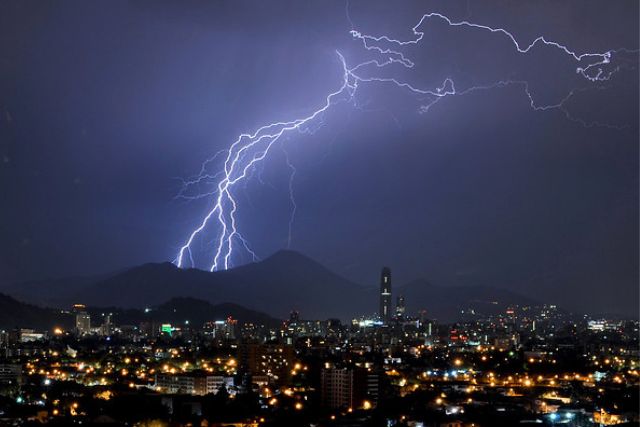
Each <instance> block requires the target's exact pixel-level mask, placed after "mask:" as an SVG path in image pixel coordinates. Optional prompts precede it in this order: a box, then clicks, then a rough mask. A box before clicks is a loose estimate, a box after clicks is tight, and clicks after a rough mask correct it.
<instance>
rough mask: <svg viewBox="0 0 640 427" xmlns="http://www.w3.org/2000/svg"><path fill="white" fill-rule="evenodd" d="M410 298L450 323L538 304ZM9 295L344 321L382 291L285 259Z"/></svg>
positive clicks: (27, 286)
mask: <svg viewBox="0 0 640 427" xmlns="http://www.w3.org/2000/svg"><path fill="white" fill-rule="evenodd" d="M394 286H395V287H394V289H393V292H394V297H395V295H399V294H402V295H404V296H405V300H406V306H407V312H408V313H409V314H416V313H417V312H418V311H421V310H425V311H426V313H427V316H429V317H431V318H437V319H439V320H441V321H452V320H455V319H457V318H458V317H459V314H460V312H461V310H463V309H464V310H467V309H474V310H476V311H478V312H482V313H487V312H495V311H499V310H504V308H505V307H506V306H507V305H510V304H533V303H535V301H532V300H531V299H529V298H526V297H524V296H522V295H519V294H517V293H514V292H510V291H507V290H504V289H497V288H492V287H487V286H464V287H450V286H437V285H433V284H431V283H429V282H428V281H427V280H415V281H412V282H410V283H407V284H404V285H401V286H397V285H394ZM5 292H7V293H9V294H10V295H12V296H14V297H16V298H19V299H21V300H24V301H27V302H29V303H32V304H39V305H46V306H51V307H58V308H68V307H70V306H71V305H72V304H74V303H83V304H86V305H89V306H98V307H106V306H111V307H118V308H121V309H143V308H145V307H152V306H159V305H161V304H163V303H164V302H166V301H168V300H171V299H172V298H176V297H188V298H196V299H199V300H202V301H206V302H208V303H210V304H214V305H215V304H223V303H231V304H236V305H239V306H242V307H246V308H247V309H249V310H254V311H257V312H264V313H266V315H268V316H271V317H274V318H279V319H283V318H286V317H288V315H289V313H290V311H291V310H297V311H299V312H300V315H301V317H302V318H304V319H328V318H339V319H343V320H347V319H351V318H355V317H360V316H363V315H372V314H374V313H375V312H376V311H377V309H378V290H377V289H376V288H375V287H366V286H362V285H359V284H356V283H354V282H352V281H350V280H348V279H345V278H343V277H341V276H339V275H338V274H335V273H334V272H332V271H330V270H329V269H327V268H325V267H324V266H322V265H320V264H318V263H317V262H315V261H313V260H312V259H310V258H308V257H306V256H304V255H302V254H300V253H297V252H293V251H279V252H277V253H275V254H274V255H272V256H270V257H269V258H266V259H265V260H263V261H260V262H256V263H252V264H247V265H243V266H240V267H237V268H233V269H230V270H226V271H217V272H208V271H203V270H197V269H180V268H177V267H176V266H175V265H173V264H171V263H151V264H144V265H140V266H137V267H133V268H130V269H126V270H121V271H118V272H115V273H112V274H106V275H101V276H95V277H74V278H69V279H55V280H44V281H36V282H27V283H22V284H18V285H16V286H13V287H11V288H9V289H6V290H5Z"/></svg>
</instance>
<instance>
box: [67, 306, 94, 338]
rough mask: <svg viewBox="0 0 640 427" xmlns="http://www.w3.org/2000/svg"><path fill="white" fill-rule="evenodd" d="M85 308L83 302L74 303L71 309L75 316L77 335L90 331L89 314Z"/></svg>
mask: <svg viewBox="0 0 640 427" xmlns="http://www.w3.org/2000/svg"><path fill="white" fill-rule="evenodd" d="M85 310H86V307H85V306H84V304H74V305H73V308H72V310H71V312H72V313H74V314H75V316H76V319H75V320H76V334H78V335H87V334H90V333H91V316H90V315H89V313H87V312H86V311H85Z"/></svg>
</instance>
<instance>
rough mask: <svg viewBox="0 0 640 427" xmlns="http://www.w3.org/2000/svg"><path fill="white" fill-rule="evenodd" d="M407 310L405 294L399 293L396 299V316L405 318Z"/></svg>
mask: <svg viewBox="0 0 640 427" xmlns="http://www.w3.org/2000/svg"><path fill="white" fill-rule="evenodd" d="M405 311H406V308H405V305H404V295H398V299H397V301H396V317H397V318H398V319H403V318H404V313H405Z"/></svg>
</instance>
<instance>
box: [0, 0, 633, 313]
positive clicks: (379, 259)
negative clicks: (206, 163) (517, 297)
mask: <svg viewBox="0 0 640 427" xmlns="http://www.w3.org/2000/svg"><path fill="white" fill-rule="evenodd" d="M347 9H348V11H349V16H350V18H351V21H352V23H353V25H354V28H356V29H358V30H359V31H362V32H365V33H369V34H376V35H381V34H389V35H392V36H393V37H396V38H403V39H407V38H410V37H411V36H412V33H411V27H413V25H415V24H416V23H417V22H418V20H419V19H420V17H421V16H422V15H423V14H424V13H428V12H441V13H444V14H447V15H448V16H450V17H451V18H453V19H456V20H462V19H469V20H472V21H474V22H477V23H481V24H484V25H490V26H495V27H504V28H507V29H508V30H509V31H511V32H513V33H514V34H515V35H516V36H517V37H518V39H520V40H522V41H523V42H524V43H525V44H528V43H530V42H531V41H532V40H533V39H534V38H535V37H536V36H538V35H545V37H547V38H548V39H550V40H557V41H560V42H562V43H564V44H566V45H568V46H570V47H571V48H572V49H574V50H575V51H577V52H587V51H593V52H603V51H606V50H608V49H616V48H620V47H627V48H630V49H638V12H639V11H638V2H637V1H635V0H621V1H616V2H611V1H600V2H594V1H583V0H579V1H566V2H556V1H517V2H516V1H492V2H483V4H475V3H473V2H451V1H446V2H444V1H443V2H423V1H419V2H371V1H364V0H362V1H354V0H352V1H351V2H350V3H349V4H348V8H347V4H346V3H345V2H344V1H330V2H329V1H313V2H308V1H304V2H301V1H273V2H265V1H237V0H233V1H209V2H205V1H181V2H157V1H153V2H151V1H129V2H124V1H118V2H94V1H92V2H86V1H78V2H71V1H62V2H38V1H33V2H30V1H3V2H0V290H1V289H2V284H4V286H7V285H9V284H12V283H15V282H18V281H23V280H31V279H41V278H46V277H63V276H68V275H84V274H95V273H103V272H107V271H112V270H117V269H120V268H123V267H127V266H133V265H137V264H140V263H144V262H151V261H154V262H155V261H167V260H169V261H170V260H173V259H174V257H175V256H176V252H177V250H178V248H179V247H180V245H181V244H182V243H184V240H185V238H186V237H188V233H189V232H190V230H191V229H193V227H194V226H195V225H196V224H197V223H198V222H199V221H200V220H201V219H202V216H203V215H204V213H205V212H206V209H207V208H208V207H209V205H210V200H209V199H201V200H196V201H191V202H189V201H186V200H181V199H176V198H175V196H176V195H177V194H178V193H179V191H180V188H181V178H187V177H189V176H192V175H194V174H197V173H198V171H199V170H200V166H201V163H202V161H203V160H204V159H206V158H208V157H211V156H212V155H214V154H215V153H216V152H217V151H219V150H221V149H224V148H226V147H228V146H229V145H230V144H231V142H233V140H235V138H236V137H237V135H238V134H240V133H243V132H250V131H253V130H255V129H256V128H258V127H259V126H262V125H264V124H266V123H269V122H271V121H275V120H283V119H284V120H289V119H292V118H295V117H298V116H300V115H305V114H308V113H309V112H311V111H313V109H315V108H317V107H318V106H320V105H321V104H322V102H323V101H324V98H325V96H326V95H327V94H328V93H329V92H331V91H332V90H335V89H336V88H337V87H338V86H339V85H340V83H341V64H340V62H339V60H338V57H337V54H336V50H338V51H340V52H341V53H342V54H343V55H344V56H345V58H346V60H347V62H350V63H352V64H355V63H357V62H359V61H362V60H364V59H366V55H364V54H363V50H362V45H361V44H360V43H358V42H357V41H354V40H353V38H352V37H351V35H350V34H349V30H350V29H351V26H352V23H350V22H349V19H348V16H347V13H346V12H347ZM425 34H426V35H425V38H426V41H425V42H424V44H422V45H421V46H420V47H419V48H415V49H412V50H410V51H409V53H410V54H411V56H412V58H414V59H415V62H416V67H415V68H414V69H412V70H410V71H409V70H405V71H402V73H401V74H400V76H401V77H402V78H403V79H406V80H408V81H411V82H412V83H413V84H416V85H420V86H422V87H430V88H435V87H436V86H439V85H440V84H441V83H442V81H443V79H444V78H446V77H452V78H453V79H454V80H455V81H456V84H457V85H458V86H459V87H460V88H465V87H469V86H472V85H478V84H485V83H488V82H494V81H497V80H501V79H515V80H527V81H528V82H529V84H530V86H529V87H530V89H531V91H532V93H533V94H534V98H535V100H536V101H538V102H540V103H553V102H556V101H558V100H559V99H561V98H562V97H563V96H565V95H566V94H567V93H568V92H569V91H570V90H571V89H574V88H591V89H589V90H585V91H581V92H579V93H578V94H577V95H576V96H575V97H574V98H572V99H571V101H570V102H568V103H567V105H566V107H567V109H568V110H569V111H570V113H571V117H574V118H576V117H577V118H579V119H581V120H584V121H585V122H587V123H592V122H594V121H598V122H600V123H606V124H611V125H615V126H616V127H620V126H624V128H623V129H614V128H611V127H605V126H592V127H585V126H583V125H581V124H580V123H578V122H576V121H572V120H569V119H568V118H567V117H566V116H565V114H564V113H563V112H562V111H559V110H557V109H556V110H549V111H532V109H531V108H530V105H529V100H528V99H527V97H526V95H525V94H524V92H523V88H522V87H521V86H517V85H515V86H508V87H504V88H497V89H493V90H487V91H479V92H474V93H471V94H469V95H465V96H456V97H450V98H446V99H443V100H442V101H441V102H439V103H438V104H436V105H435V106H433V107H432V108H431V109H430V110H429V111H428V112H426V113H424V112H423V113H421V112H420V106H421V105H424V102H425V100H424V99H421V98H420V97H416V96H415V95H413V94H411V93H409V92H408V91H406V90H402V89H399V88H397V87H392V86H390V85H368V86H363V87H362V88H361V89H359V91H358V93H357V99H356V100H355V105H354V104H353V103H351V104H349V103H343V104H340V105H337V106H336V107H335V108H333V109H331V110H330V111H329V112H328V113H327V114H326V115H324V116H323V118H322V120H321V121H320V122H318V123H316V125H317V126H315V127H314V128H313V133H312V134H311V135H306V134H298V133H295V134H291V135H290V136H288V137H287V138H285V139H284V140H283V141H282V145H283V146H284V147H285V148H286V150H287V153H288V155H289V158H290V161H291V162H292V164H293V165H294V166H295V168H296V175H295V179H294V181H293V188H294V195H295V200H296V204H297V211H296V217H295V221H294V224H293V239H292V242H291V249H293V250H297V251H300V252H302V253H304V254H306V255H308V256H310V257H311V258H313V259H315V260H317V261H319V262H321V263H323V264H324V265H326V266H327V267H329V268H330V269H332V270H334V271H335V272H337V273H339V274H341V275H344V276H345V277H347V278H350V279H352V280H354V281H356V282H358V283H363V284H370V285H374V284H376V283H377V280H378V274H379V269H380V267H381V266H382V265H389V266H390V267H391V268H392V270H393V273H394V280H395V281H396V283H403V282H406V281H409V280H412V279H415V278H418V277H424V278H427V279H429V280H430V281H432V282H433V283H436V284H440V285H461V284H469V285H471V284H483V285H492V286H496V287H502V288H507V289H512V290H515V291H518V292H522V293H524V294H526V295H529V296H534V297H536V298H538V299H541V300H544V301H550V302H557V303H560V304H562V305H564V306H566V307H568V308H570V309H575V310H588V311H598V312H618V313H626V314H637V310H638V306H637V304H638V297H639V296H638V258H639V252H638V204H639V201H638V179H639V176H638V158H639V150H638V127H639V126H638V116H639V111H638V93H639V89H638V59H637V55H635V56H633V55H627V56H625V58H624V59H625V60H624V61H622V62H619V63H616V65H620V66H621V69H620V71H619V72H618V73H616V74H615V75H614V76H613V77H612V79H611V80H610V81H608V82H606V84H595V85H593V84H590V83H589V82H587V81H585V79H582V78H581V77H580V76H578V75H576V73H575V63H574V62H572V61H571V60H568V59H567V58H566V56H563V55H561V54H559V53H558V52H557V51H555V50H552V49H549V48H540V49H536V50H534V51H533V52H532V53H531V54H530V55H517V54H516V53H514V51H513V48H512V46H511V45H510V44H509V43H508V42H507V41H505V39H504V38H502V37H499V36H496V35H491V34H483V33H480V34H478V33H477V32H473V31H466V30H462V31H461V30H455V29H451V28H448V27H447V26H445V25H443V24H442V23H440V24H438V23H435V22H434V23H430V25H429V26H428V28H427V29H426V30H425ZM614 59H616V58H614ZM596 87H597V88H600V89H601V90H598V89H594V88H596ZM289 173H290V169H289V168H288V167H287V163H286V159H285V154H284V151H283V150H282V149H276V150H274V152H273V155H272V156H270V157H269V158H268V159H267V160H266V161H265V163H264V167H261V168H260V170H258V171H256V172H255V174H254V176H253V178H252V179H251V180H249V181H248V182H247V183H246V185H245V184H243V185H242V188H240V189H239V190H238V193H237V197H238V200H239V201H240V208H239V214H238V215H239V220H240V222H241V224H242V227H243V228H242V230H243V233H244V235H245V237H247V239H249V240H250V242H251V244H252V246H253V248H254V249H255V251H256V253H257V254H258V255H259V256H260V257H263V258H264V257H266V256H268V255H269V254H271V253H273V252H275V251H277V250H279V249H282V248H286V247H287V234H288V223H289V217H290V212H291V203H290V200H289V194H288V185H289V176H290V175H289ZM213 238H214V235H213V234H211V235H209V237H208V238H207V239H203V240H202V242H200V243H199V244H198V247H199V248H201V250H202V251H201V253H199V254H198V256H200V257H201V258H200V259H202V260H204V259H207V256H209V255H210V252H207V251H208V250H209V249H208V248H209V247H210V243H211V241H212V240H213ZM235 261H236V263H237V264H239V263H242V262H248V261H249V258H247V257H246V256H243V255H241V256H239V257H238V258H237V259H236V260H235ZM201 267H206V265H204V263H203V264H202V265H201Z"/></svg>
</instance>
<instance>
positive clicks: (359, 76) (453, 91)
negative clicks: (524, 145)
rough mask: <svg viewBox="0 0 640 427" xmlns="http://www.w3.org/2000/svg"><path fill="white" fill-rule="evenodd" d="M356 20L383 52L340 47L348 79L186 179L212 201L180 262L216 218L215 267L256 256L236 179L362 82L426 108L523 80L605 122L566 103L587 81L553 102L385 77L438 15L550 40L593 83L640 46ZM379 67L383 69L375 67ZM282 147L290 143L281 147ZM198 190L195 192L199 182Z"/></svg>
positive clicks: (186, 192) (313, 125)
mask: <svg viewBox="0 0 640 427" xmlns="http://www.w3.org/2000/svg"><path fill="white" fill-rule="evenodd" d="M347 17H348V20H349V22H350V24H351V31H350V34H351V36H352V37H353V39H354V40H355V41H358V42H359V43H360V44H361V46H362V47H363V48H364V50H365V51H366V52H368V53H369V54H373V55H375V56H377V58H375V59H370V60H367V61H363V62H360V63H357V64H356V65H353V66H351V67H350V66H349V65H348V64H347V61H346V60H345V57H344V56H343V55H342V54H341V53H340V52H338V51H336V54H337V57H338V59H339V62H340V65H341V67H342V73H341V76H342V79H341V81H340V84H339V85H338V86H337V88H336V89H335V90H334V91H333V92H330V93H329V94H328V95H326V96H325V98H324V102H322V103H321V104H320V105H319V106H318V107H317V108H316V109H315V110H314V111H313V112H312V113H310V114H308V115H306V116H304V117H301V118H294V119H291V120H288V121H277V122H273V123H269V124H266V125H264V126H262V127H259V128H258V129H257V130H255V131H254V132H253V133H243V134H241V135H239V136H238V138H237V139H236V140H235V141H234V142H233V143H232V144H231V145H230V146H229V148H228V149H226V150H223V151H221V152H218V153H217V154H216V155H215V156H213V157H212V158H210V159H207V160H206V161H205V162H204V163H203V165H202V167H201V170H200V173H199V174H198V175H196V176H195V177H192V178H190V179H188V180H184V181H183V183H182V184H183V185H182V190H181V191H180V192H179V193H178V195H177V197H178V198H184V199H187V200H193V199H198V198H210V199H211V200H212V205H211V206H210V208H209V210H208V211H207V212H206V214H205V215H204V217H203V218H202V220H201V221H200V222H199V224H198V226H197V227H196V228H194V229H193V230H192V231H191V232H190V233H189V235H188V238H187V239H186V241H185V242H184V244H183V245H182V246H181V247H180V249H179V251H178V254H177V256H176V258H175V260H174V263H175V264H176V265H177V266H178V267H184V266H185V264H186V262H187V261H186V259H187V258H188V260H189V261H188V262H189V263H190V265H191V266H194V265H195V263H194V260H193V256H192V246H193V244H194V241H196V239H197V238H198V237H199V236H200V235H201V234H203V233H205V232H206V230H208V228H209V227H213V226H214V225H215V228H216V230H217V231H216V233H217V234H216V238H215V240H214V242H213V259H212V261H211V264H210V266H209V269H210V270H211V271H216V270H220V269H225V270H226V269H228V268H229V267H231V266H232V258H233V256H234V253H235V252H236V251H237V250H238V249H240V248H242V249H244V251H246V252H247V253H248V254H249V255H250V256H251V257H252V259H253V260H256V259H258V257H257V255H256V254H255V253H254V251H253V250H252V249H251V247H250V245H249V243H248V241H247V239H245V237H244V236H243V235H242V234H241V233H240V231H239V225H238V220H237V212H238V200H237V198H236V196H234V192H233V190H234V188H235V186H236V185H237V184H239V183H241V182H243V181H245V183H246V181H247V180H248V179H249V178H250V177H251V175H252V172H253V171H254V169H255V168H256V167H257V166H258V165H260V164H261V162H263V160H265V159H266V158H267V157H268V156H269V154H270V153H271V151H272V149H273V147H274V145H275V144H276V143H277V142H278V141H281V142H282V140H283V137H284V136H289V135H290V134H294V133H296V132H297V133H302V134H304V133H313V132H314V131H315V129H317V127H319V126H322V125H323V124H324V115H325V113H326V112H327V111H328V110H329V109H331V108H332V107H333V106H335V105H336V104H338V103H353V104H354V105H355V96H356V93H357V91H358V88H359V87H360V86H361V85H364V84H390V85H394V86H396V87H398V88H399V89H403V90H406V91H408V92H410V93H413V94H415V95H419V96H420V97H424V98H425V99H426V100H427V101H426V103H425V104H424V105H422V106H421V107H420V112H422V113H427V112H428V111H429V110H430V109H431V108H433V106H434V105H436V104H437V103H438V102H439V101H441V100H442V99H444V98H446V97H451V96H463V95H467V94H470V93H472V92H477V91H486V90H492V89H498V88H503V87H506V86H519V87H521V88H522V90H523V92H524V94H525V95H526V97H527V98H528V100H529V104H530V106H531V108H532V109H533V110H534V111H547V110H559V111H561V112H562V113H563V114H564V115H565V117H566V118H567V119H569V120H572V121H574V122H577V123H579V124H581V125H583V126H585V127H588V126H598V125H605V126H607V125H606V124H602V123H598V122H593V123H589V122H586V121H585V120H583V119H580V118H576V117H574V116H572V115H571V114H570V112H569V111H568V109H567V108H566V103H567V102H568V101H569V100H570V99H571V98H572V97H574V96H575V94H577V93H578V92H581V91H583V90H587V89H574V90H571V91H569V92H568V93H567V94H566V95H565V96H564V97H563V98H561V99H559V100H558V101H557V102H554V103H552V104H544V105H543V104H537V103H536V102H535V101H534V96H533V94H532V92H531V90H530V87H529V83H528V82H527V81H525V80H500V81H496V82H493V83H490V84H487V85H482V86H472V87H468V88H465V89H461V90H458V89H457V88H456V85H455V82H454V79H453V78H451V77H447V78H446V79H444V81H443V82H442V84H441V85H440V86H438V87H435V88H422V87H417V86H415V85H413V84H411V83H409V82H406V81H403V80H400V79H398V78H394V77H384V76H383V75H382V73H380V70H386V69H389V68H391V67H392V66H400V67H403V68H405V69H413V68H414V67H415V63H414V62H413V61H412V60H411V59H410V58H409V57H407V55H406V54H405V53H404V52H403V50H406V48H408V47H411V46H417V45H419V44H420V43H421V42H422V41H423V40H424V39H425V32H424V31H421V30H420V29H421V28H422V27H423V25H426V24H427V22H428V21H433V20H439V21H441V22H443V23H445V24H446V25H447V26H449V27H452V28H462V29H466V30H469V31H479V32H484V33H490V34H495V35H496V36H498V37H501V38H502V39H504V40H506V41H508V42H510V44H511V45H512V46H513V49H514V51H515V52H517V53H519V54H522V55H526V54H528V53H529V52H531V50H532V49H534V47H536V46H546V47H549V48H552V49H556V50H558V51H559V52H560V53H561V54H563V55H566V56H567V57H568V58H570V59H572V60H573V61H575V63H576V68H575V72H576V73H577V74H578V75H579V76H581V77H582V78H584V79H585V81H586V82H587V83H590V84H594V83H599V82H606V81H609V80H610V79H611V78H612V77H613V75H614V74H615V73H616V72H618V71H619V70H620V67H619V66H616V67H613V68H611V69H610V70H608V71H607V68H608V67H610V66H611V62H612V59H613V57H614V56H616V55H617V54H630V53H637V52H638V50H631V49H625V48H621V49H614V50H608V51H605V52H595V53H577V52H576V51H574V50H571V49H570V48H569V47H567V46H565V45H563V44H561V43H558V42H556V41H552V40H548V39H547V38H545V37H543V36H540V37H537V38H535V39H534V40H533V41H532V42H531V43H529V44H522V43H521V42H519V41H518V40H517V38H516V37H515V36H514V35H513V34H512V33H511V32H509V31H508V30H506V29H504V28H494V27H490V26H487V25H482V24H477V23H473V22H469V21H467V20H463V21H453V20H452V19H450V18H449V17H447V16H445V15H442V14H440V13H427V14H425V15H423V16H422V17H421V18H420V20H419V21H418V23H417V24H416V25H415V26H414V27H412V28H411V32H412V37H411V38H409V39H406V40H400V39H394V38H391V37H389V36H387V35H380V36H374V35H369V34H364V33H362V32H360V31H357V30H355V29H354V28H355V27H354V25H353V22H352V21H351V18H350V17H349V15H348V9H347ZM376 72H377V74H376ZM283 149H284V147H283ZM284 153H285V161H286V164H287V166H288V168H289V169H290V172H291V173H290V179H289V194H290V201H291V206H292V214H291V217H290V220H289V232H288V244H289V245H290V244H291V239H292V227H293V221H294V217H295V212H296V209H297V204H296V201H295V198H294V196H293V181H294V177H295V174H296V168H295V167H294V166H293V164H292V163H291V161H290V159H289V155H288V153H287V152H286V151H284ZM219 157H224V161H223V162H222V165H221V169H220V170H219V171H217V172H216V173H213V174H211V173H209V172H208V169H209V165H211V164H213V163H215V161H216V160H217V159H218V158H219ZM203 185H204V186H211V185H213V186H214V189H213V190H210V191H204V192H201V191H200V190H199V189H200V188H201V187H202V186H203ZM194 188H195V189H196V190H195V191H196V194H195V195H192V193H193V189H194Z"/></svg>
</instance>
